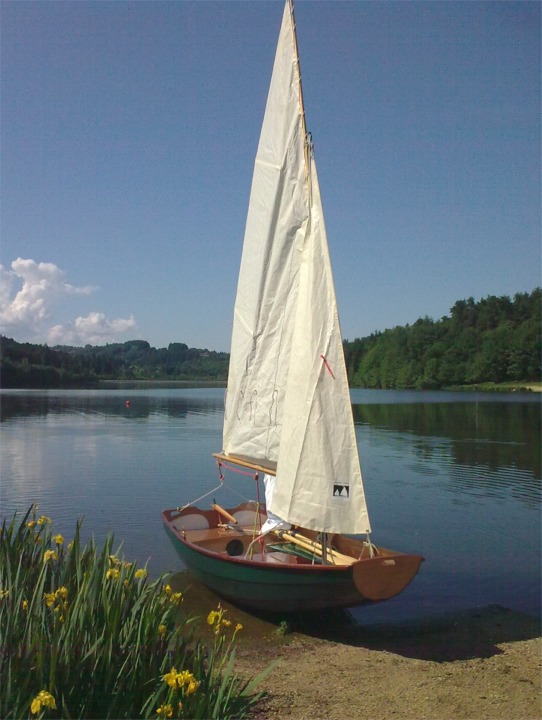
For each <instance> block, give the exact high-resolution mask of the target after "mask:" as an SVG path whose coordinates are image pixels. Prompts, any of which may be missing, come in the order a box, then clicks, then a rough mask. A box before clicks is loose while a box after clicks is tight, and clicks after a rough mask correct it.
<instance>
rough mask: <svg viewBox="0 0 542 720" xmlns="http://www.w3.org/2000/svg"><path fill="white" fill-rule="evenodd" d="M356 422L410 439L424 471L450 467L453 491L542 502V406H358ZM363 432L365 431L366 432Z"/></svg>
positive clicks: (486, 403) (483, 404) (354, 409)
mask: <svg viewBox="0 0 542 720" xmlns="http://www.w3.org/2000/svg"><path fill="white" fill-rule="evenodd" d="M353 412H354V419H355V421H356V424H358V425H361V426H370V427H371V428H372V429H373V430H374V429H375V428H381V429H384V430H386V431H392V432H394V433H395V434H397V435H398V436H409V437H410V440H409V445H410V450H411V451H412V452H413V453H414V455H415V457H416V459H417V460H418V463H419V464H418V466H417V468H416V470H417V472H419V473H422V474H423V473H424V472H425V473H432V472H434V471H435V464H437V465H438V466H439V467H442V466H443V464H445V465H447V466H448V468H447V470H448V473H447V474H448V478H449V483H451V484H452V485H453V488H452V489H453V490H458V489H464V490H467V491H473V490H478V491H482V492H485V493H487V494H492V495H498V494H499V493H500V492H501V491H504V490H510V491H511V492H512V493H513V495H514V496H516V497H517V498H518V499H521V500H523V501H525V502H528V503H530V504H533V505H535V506H536V505H538V504H539V503H540V501H541V483H540V479H541V469H542V468H541V455H540V441H539V440H540V432H541V416H540V407H539V405H538V403H519V402H515V403H502V402H485V403H477V402H470V403H466V402H460V403H435V404H425V403H423V404H421V403H420V404H388V405H354V406H353ZM362 434H363V431H362Z"/></svg>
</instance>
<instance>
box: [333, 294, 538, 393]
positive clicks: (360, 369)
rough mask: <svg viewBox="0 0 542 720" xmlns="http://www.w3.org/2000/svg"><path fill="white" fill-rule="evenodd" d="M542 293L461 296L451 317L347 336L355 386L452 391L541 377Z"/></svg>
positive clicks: (350, 366) (351, 378)
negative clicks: (462, 298)
mask: <svg viewBox="0 0 542 720" xmlns="http://www.w3.org/2000/svg"><path fill="white" fill-rule="evenodd" d="M541 300H542V290H541V289H540V288H536V289H535V290H533V292H532V293H517V294H516V295H514V297H513V299H510V298H509V297H508V296H501V297H496V296H494V295H491V296H488V297H486V298H484V299H482V300H480V301H479V302H475V300H474V299H473V298H472V297H471V298H468V300H458V301H457V302H456V303H455V304H454V306H453V307H452V308H451V310H450V315H449V316H445V317H443V318H441V319H440V320H437V321H434V320H432V319H431V318H428V317H424V318H420V319H419V320H417V321H416V322H415V323H414V324H413V325H407V326H405V327H395V328H393V329H390V330H384V331H383V332H378V333H373V334H372V335H370V336H369V337H365V338H361V339H356V340H354V341H353V342H349V341H345V344H344V347H345V356H346V363H347V368H348V375H349V380H350V384H351V385H353V386H356V387H366V388H417V389H424V388H427V389H429V388H448V387H454V386H463V385H473V384H481V383H504V382H514V381H516V382H529V381H538V382H539V381H540V376H541V367H540V358H541V352H542V345H541Z"/></svg>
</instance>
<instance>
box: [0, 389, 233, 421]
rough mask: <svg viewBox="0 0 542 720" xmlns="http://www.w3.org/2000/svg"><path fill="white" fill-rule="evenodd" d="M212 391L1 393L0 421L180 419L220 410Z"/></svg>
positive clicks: (217, 400) (217, 397)
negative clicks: (59, 417) (85, 417)
mask: <svg viewBox="0 0 542 720" xmlns="http://www.w3.org/2000/svg"><path fill="white" fill-rule="evenodd" d="M222 411H223V401H222V398H221V393H220V392H219V393H218V394H217V392H216V390H208V391H206V390H204V389H203V390H201V392H198V391H196V390H193V389H190V390H185V391H183V390H162V391H160V390H147V391H145V390H127V391H124V390H123V391H113V390H108V391H89V390H85V391H69V392H66V391H43V392H38V391H36V392H28V391H23V392H17V391H14V392H5V393H3V394H2V402H1V403H0V422H6V421H8V420H12V419H15V418H46V417H47V416H48V415H49V414H76V415H88V416H93V415H94V416H100V415H101V416H107V417H119V418H124V419H126V420H144V419H147V418H149V417H150V416H151V415H163V416H166V417H169V418H183V417H186V416H187V415H188V414H189V413H195V414H209V413H221V412H222Z"/></svg>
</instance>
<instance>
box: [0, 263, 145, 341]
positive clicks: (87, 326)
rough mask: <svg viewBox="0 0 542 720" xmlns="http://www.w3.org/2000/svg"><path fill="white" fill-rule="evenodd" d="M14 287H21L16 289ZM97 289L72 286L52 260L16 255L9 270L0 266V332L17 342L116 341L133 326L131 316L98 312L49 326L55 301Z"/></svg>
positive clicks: (86, 293) (134, 325)
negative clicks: (116, 317)
mask: <svg viewBox="0 0 542 720" xmlns="http://www.w3.org/2000/svg"><path fill="white" fill-rule="evenodd" d="M21 283H22V287H21V286H20V284H21ZM16 287H20V289H19V290H17V291H16ZM97 289H98V288H96V287H91V286H85V287H76V286H75V285H71V284H70V283H68V282H67V281H66V274H65V273H64V272H63V271H62V270H61V269H60V268H59V267H58V266H57V265H55V264H54V263H37V262H36V261H35V260H23V259H22V258H17V260H14V261H13V262H12V263H11V270H6V269H5V268H4V267H3V266H2V265H0V332H2V333H4V334H6V335H10V336H12V337H14V338H15V339H16V340H20V341H34V342H43V341H44V340H45V339H47V342H49V343H50V344H53V345H56V344H71V345H80V344H83V345H85V344H87V343H90V344H92V345H96V344H100V343H106V342H110V341H113V340H116V339H118V337H119V335H122V333H124V332H126V331H127V330H132V329H134V328H135V327H136V323H135V320H134V318H133V317H130V318H129V319H127V320H125V319H122V318H119V319H116V320H108V319H107V318H106V317H105V315H103V314H102V313H98V312H90V313H89V314H88V315H87V317H78V318H76V319H75V320H74V321H73V323H71V322H70V323H67V324H66V325H54V326H53V327H49V324H50V322H51V321H52V320H53V309H54V305H55V304H56V303H57V302H58V301H61V300H62V298H65V297H67V296H70V295H90V294H91V293H93V292H95V291H96V290H97ZM14 292H15V295H13V293H14Z"/></svg>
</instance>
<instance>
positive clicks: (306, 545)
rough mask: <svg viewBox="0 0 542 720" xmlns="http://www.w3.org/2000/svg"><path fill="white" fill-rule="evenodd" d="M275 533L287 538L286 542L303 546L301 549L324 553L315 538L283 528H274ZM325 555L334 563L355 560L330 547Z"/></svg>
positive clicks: (347, 562) (349, 563)
mask: <svg viewBox="0 0 542 720" xmlns="http://www.w3.org/2000/svg"><path fill="white" fill-rule="evenodd" d="M275 534H276V535H278V536H279V537H280V538H281V539H284V540H288V542H292V543H294V544H295V545H299V547H301V548H303V550H309V551H310V552H313V553H314V554H316V555H320V556H323V554H324V550H323V548H322V545H321V544H320V543H319V542H317V541H316V540H310V539H309V538H307V537H305V536H304V535H301V533H298V532H293V533H290V532H286V531H285V530H275ZM327 555H328V556H329V558H330V559H331V560H332V561H333V562H334V563H335V564H336V565H352V564H353V563H354V562H355V559H354V558H352V557H350V556H348V555H343V554H342V553H340V552H337V550H333V549H332V548H328V549H327Z"/></svg>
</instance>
